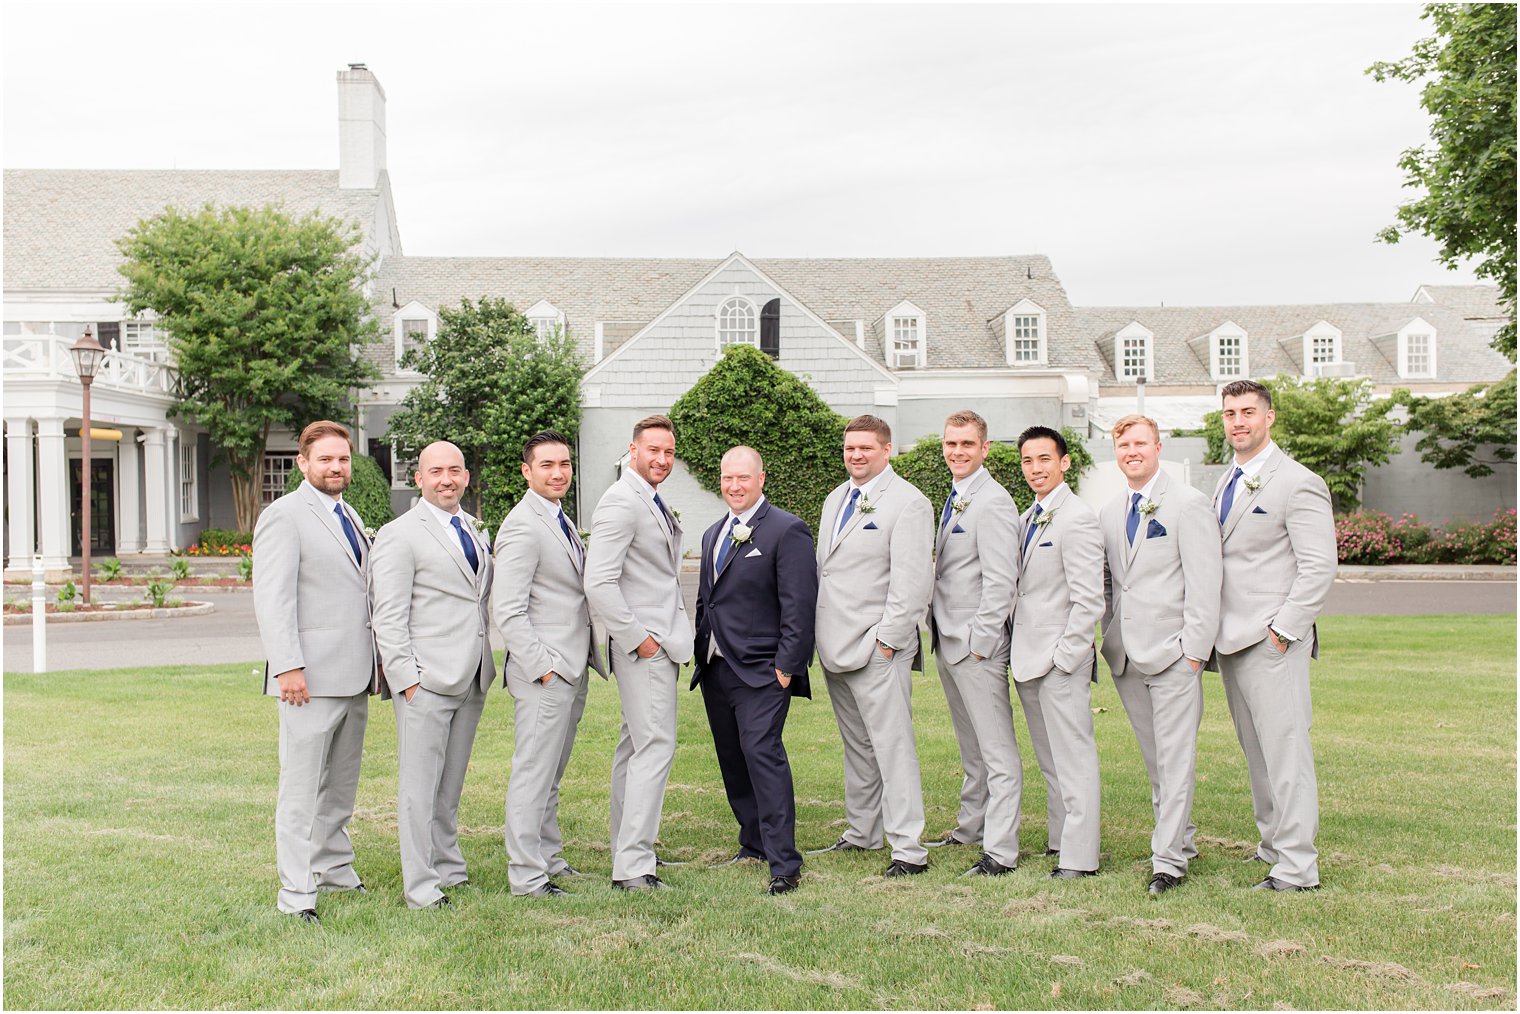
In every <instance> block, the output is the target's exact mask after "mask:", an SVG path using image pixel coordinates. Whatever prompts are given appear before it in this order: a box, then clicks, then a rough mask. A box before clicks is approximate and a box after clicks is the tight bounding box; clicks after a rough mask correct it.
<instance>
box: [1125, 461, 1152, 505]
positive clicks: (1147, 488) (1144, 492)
mask: <svg viewBox="0 0 1520 1014" xmlns="http://www.w3.org/2000/svg"><path fill="white" fill-rule="evenodd" d="M1159 478H1161V469H1159V468H1158V469H1156V474H1155V475H1153V476H1151V477H1150V478H1149V479H1148V480H1146V483H1145V485H1144V486H1141V487H1140V488H1139V489H1136V488H1135V487H1133V486H1130V485H1128V484H1126V485H1125V487H1124V493H1125V496H1126V497H1128V498H1129V499H1130V500H1131V501H1133V500H1134V499H1135V494H1136V493H1139V494H1140V502H1141V503H1144V502H1145V501H1147V500H1149V499H1150V498H1151V490H1153V489H1155V488H1156V480H1157V479H1159Z"/></svg>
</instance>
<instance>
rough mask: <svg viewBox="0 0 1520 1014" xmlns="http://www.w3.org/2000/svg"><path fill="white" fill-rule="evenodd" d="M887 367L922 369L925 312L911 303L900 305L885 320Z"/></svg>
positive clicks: (924, 360) (924, 359)
mask: <svg viewBox="0 0 1520 1014" xmlns="http://www.w3.org/2000/svg"><path fill="white" fill-rule="evenodd" d="M883 322H884V324H885V331H886V353H887V365H888V366H890V367H892V369H894V370H898V369H912V368H914V367H921V366H923V365H924V364H925V363H926V362H927V361H928V359H927V356H926V355H925V351H924V311H922V310H920V309H919V308H918V307H916V306H914V305H913V304H912V303H909V302H902V303H898V304H897V305H896V306H894V307H893V308H892V309H891V310H889V311H887V315H886V317H885V318H884V321H883Z"/></svg>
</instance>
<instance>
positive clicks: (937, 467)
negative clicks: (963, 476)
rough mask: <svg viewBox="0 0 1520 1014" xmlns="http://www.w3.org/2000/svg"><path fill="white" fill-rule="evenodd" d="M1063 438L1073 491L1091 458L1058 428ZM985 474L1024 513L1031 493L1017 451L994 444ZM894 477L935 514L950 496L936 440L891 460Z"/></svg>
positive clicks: (925, 440) (928, 439) (1066, 429)
mask: <svg viewBox="0 0 1520 1014" xmlns="http://www.w3.org/2000/svg"><path fill="white" fill-rule="evenodd" d="M1061 435H1062V436H1063V437H1065V438H1066V449H1067V452H1068V453H1069V454H1070V455H1071V471H1069V472H1067V473H1066V483H1067V485H1069V486H1070V487H1071V488H1072V490H1073V491H1076V489H1077V487H1078V485H1079V484H1080V482H1081V476H1082V474H1083V473H1084V472H1086V471H1087V469H1088V468H1090V467H1091V466H1092V454H1091V453H1090V452H1089V451H1088V450H1087V444H1086V443H1085V442H1084V441H1083V439H1082V437H1081V435H1080V434H1078V433H1077V431H1076V430H1073V429H1071V428H1070V427H1066V426H1063V427H1061ZM986 466H987V471H988V473H989V474H990V475H991V476H992V477H993V478H994V479H996V480H997V481H998V482H999V483H1001V484H1002V486H1003V487H1004V488H1005V489H1007V490H1008V492H1009V493H1012V494H1013V499H1014V502H1015V503H1017V504H1018V506H1019V509H1020V510H1027V509H1028V508H1029V505H1030V504H1032V503H1034V490H1032V489H1030V488H1029V483H1027V482H1025V481H1024V470H1023V468H1022V467H1021V466H1020V465H1019V449H1018V446H1017V445H1015V444H999V443H994V444H993V445H992V446H991V447H990V448H989V449H988V451H987V461H986ZM892 467H893V468H894V469H896V471H897V474H898V475H900V476H902V477H903V478H905V479H907V480H908V481H909V482H911V483H913V485H915V486H917V487H918V488H919V490H920V491H921V492H922V493H923V494H924V496H926V497H928V498H929V502H930V503H932V504H933V505H934V509H935V510H936V511H937V510H939V509H940V507H941V506H942V505H943V504H944V502H945V497H947V496H949V495H950V478H951V476H950V468H949V466H947V465H946V464H945V455H944V450H943V445H942V444H941V442H940V438H939V437H936V436H927V437H924V438H923V439H922V440H920V441H919V442H918V443H916V444H914V445H913V446H912V447H911V448H910V449H909V450H908V451H907V453H905V454H900V455H898V456H897V457H895V458H893V459H892Z"/></svg>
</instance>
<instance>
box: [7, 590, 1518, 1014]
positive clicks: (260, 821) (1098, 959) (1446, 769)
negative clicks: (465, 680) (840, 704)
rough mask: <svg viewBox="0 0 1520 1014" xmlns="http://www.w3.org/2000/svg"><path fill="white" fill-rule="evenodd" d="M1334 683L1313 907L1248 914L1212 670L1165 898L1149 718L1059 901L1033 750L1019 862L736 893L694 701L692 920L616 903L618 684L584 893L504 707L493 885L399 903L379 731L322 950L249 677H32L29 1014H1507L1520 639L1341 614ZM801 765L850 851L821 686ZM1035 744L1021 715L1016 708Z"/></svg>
mask: <svg viewBox="0 0 1520 1014" xmlns="http://www.w3.org/2000/svg"><path fill="white" fill-rule="evenodd" d="M1321 634H1322V638H1323V640H1324V641H1325V643H1326V647H1325V650H1324V653H1323V658H1322V660H1321V661H1320V662H1319V663H1317V664H1316V666H1315V670H1314V699H1315V718H1316V721H1315V726H1314V736H1315V753H1316V756H1317V759H1318V767H1319V780H1320V807H1321V828H1320V836H1319V845H1320V850H1321V855H1320V868H1321V874H1322V876H1323V878H1324V887H1323V889H1322V890H1320V891H1319V892H1317V893H1313V894H1304V895H1278V894H1274V893H1271V892H1261V891H1250V890H1247V888H1248V887H1249V885H1250V884H1252V883H1254V882H1255V881H1257V880H1260V879H1261V877H1262V876H1264V875H1265V872H1266V868H1265V867H1263V866H1260V865H1257V864H1250V865H1247V864H1243V863H1242V862H1241V861H1240V860H1241V857H1242V856H1244V855H1245V854H1247V851H1248V850H1249V849H1250V848H1251V847H1253V846H1254V833H1255V832H1254V827H1253V825H1252V823H1251V812H1250V801H1249V795H1248V792H1247V788H1246V771H1245V762H1244V760H1243V759H1242V757H1241V754H1240V749H1239V747H1238V745H1237V744H1236V743H1235V741H1234V734H1233V731H1232V729H1231V727H1230V723H1229V719H1228V716H1227V715H1226V712H1225V707H1224V697H1223V693H1222V692H1221V689H1220V686H1219V681H1218V677H1217V676H1216V675H1213V674H1205V683H1204V686H1205V696H1206V707H1205V712H1204V719H1203V729H1202V733H1201V736H1200V740H1199V754H1200V757H1199V785H1198V797H1197V803H1196V806H1195V809H1194V818H1195V820H1196V821H1197V824H1198V827H1199V846H1200V850H1201V852H1202V855H1201V856H1200V858H1199V859H1198V860H1196V861H1195V862H1194V864H1193V867H1192V871H1191V873H1190V875H1189V877H1188V880H1187V882H1186V883H1185V884H1184V886H1183V887H1182V888H1180V889H1179V890H1176V891H1173V892H1171V893H1170V894H1167V895H1165V896H1164V897H1162V898H1159V899H1152V898H1150V897H1148V896H1147V895H1146V893H1145V885H1146V882H1147V880H1148V879H1149V863H1148V857H1149V845H1148V842H1149V835H1150V820H1151V818H1150V803H1149V790H1148V787H1147V783H1146V779H1145V772H1144V768H1143V767H1142V765H1141V762H1140V755H1139V752H1138V750H1137V749H1136V747H1135V742H1134V737H1133V735H1132V733H1131V731H1130V728H1129V724H1128V721H1127V720H1126V718H1125V716H1124V712H1123V709H1122V707H1121V706H1120V704H1119V701H1118V698H1117V696H1116V695H1115V693H1114V691H1113V688H1112V686H1111V685H1110V683H1109V682H1108V680H1107V676H1106V673H1105V675H1104V678H1103V681H1102V682H1101V683H1100V685H1099V686H1098V687H1097V688H1096V689H1095V691H1094V706H1095V707H1097V708H1101V709H1103V710H1101V711H1100V712H1099V713H1098V714H1097V715H1096V716H1095V721H1096V724H1097V730H1098V746H1099V750H1100V752H1101V760H1102V770H1103V850H1104V851H1103V870H1104V872H1103V875H1102V876H1099V877H1095V878H1092V879H1090V880H1083V881H1060V882H1058V881H1051V880H1049V879H1047V878H1046V876H1045V874H1046V872H1047V871H1048V870H1049V869H1050V866H1051V864H1052V860H1049V859H1044V858H1041V857H1040V855H1039V854H1040V853H1041V852H1042V851H1043V850H1044V847H1045V828H1044V824H1043V817H1044V812H1045V802H1044V799H1045V788H1044V784H1043V782H1042V780H1041V779H1040V777H1039V773H1038V770H1037V768H1036V767H1035V764H1034V760H1033V757H1032V756H1031V755H1030V753H1029V749H1028V736H1027V734H1026V731H1025V728H1024V722H1023V718H1022V716H1021V717H1019V718H1018V719H1017V726H1018V733H1019V739H1020V741H1021V744H1022V745H1023V747H1024V751H1025V756H1024V770H1025V787H1024V825H1023V832H1022V845H1023V850H1024V855H1025V859H1024V861H1023V862H1022V863H1021V865H1020V868H1019V870H1018V871H1017V872H1016V873H1014V874H1011V875H1009V876H1006V877H1001V878H998V879H996V880H991V881H980V880H978V881H970V880H964V879H961V878H960V874H961V872H962V871H963V870H965V869H966V868H967V867H969V866H970V865H971V863H972V862H974V861H975V859H976V857H977V853H976V851H975V850H974V849H972V848H961V849H939V850H935V851H934V852H933V853H932V863H933V866H932V868H931V870H930V871H929V873H927V874H925V875H923V876H920V877H913V878H905V879H904V880H901V881H897V880H894V881H885V880H882V879H881V878H880V876H879V874H880V873H881V871H882V869H883V868H884V867H885V866H886V863H887V855H886V853H885V852H881V853H871V854H868V855H860V854H854V855H828V856H821V857H817V858H815V859H813V860H811V861H810V862H809V863H808V867H807V874H806V877H805V879H804V882H803V888H802V890H800V891H798V892H797V893H795V894H792V895H788V896H786V897H782V898H770V897H767V896H765V895H764V894H763V888H764V886H765V882H766V875H765V871H764V868H763V867H760V866H754V865H744V866H740V867H730V868H723V869H708V868H706V865H705V864H706V863H708V862H712V861H716V860H719V859H723V858H726V857H727V856H729V855H731V854H732V852H733V850H734V848H735V844H736V837H735V828H734V825H733V818H732V816H731V814H730V813H729V810H728V806H727V803H726V801H725V799H724V796H723V791H722V787H721V783H720V781H719V777H718V769H717V764H716V761H715V760H714V758H713V754H712V746H711V742H710V738H709V735H708V731H707V725H706V718H705V716H704V714H703V711H702V705H701V702H700V700H698V697H697V695H695V694H693V695H687V694H684V693H683V695H682V698H681V728H680V738H679V746H678V749H677V754H676V761H675V769H674V771H673V773H672V775H671V779H670V791H669V794H668V795H667V796H666V800H665V813H664V822H663V831H662V841H663V852H664V854H665V855H666V856H667V857H673V858H679V859H687V860H691V861H692V863H691V865H688V866H684V867H677V868H672V869H670V870H669V871H667V875H666V879H667V880H668V881H669V882H670V883H671V884H672V885H673V886H674V887H675V888H676V890H674V891H671V892H668V893H665V894H661V895H626V894H623V893H622V892H614V891H613V890H612V888H611V886H610V885H609V883H608V879H609V876H610V867H611V863H610V857H609V854H608V850H607V780H608V771H609V768H610V764H611V755H612V748H613V745H614V743H615V741H616V738H617V727H618V705H617V695H616V692H615V689H614V688H613V687H612V686H611V685H609V684H604V683H602V682H601V681H600V680H596V681H595V685H594V686H593V687H592V690H591V700H590V704H589V706H588V708H587V711H586V717H585V720H584V722H583V723H582V725H581V734H580V738H579V741H578V743H577V747H576V753H575V756H574V759H573V761H572V762H571V765H570V770H569V772H568V773H567V775H566V778H565V786H564V792H563V798H564V803H563V808H562V823H563V826H564V831H565V837H566V841H567V842H568V848H567V851H566V856H567V858H568V859H569V860H570V862H571V863H573V864H574V865H575V866H577V867H580V868H581V869H582V870H584V871H586V874H587V875H586V876H585V877H583V878H581V879H579V880H572V881H567V882H566V886H567V887H568V888H569V889H570V890H571V891H573V892H574V893H573V896H572V897H568V898H562V899H557V900H527V899H517V898H512V897H511V896H510V895H509V894H508V893H507V873H506V857H505V855H504V854H503V852H502V807H503V803H502V800H503V796H504V793H505V790H506V784H507V774H508V767H509V763H510V759H511V745H512V728H511V726H512V719H511V707H510V699H509V698H508V697H507V695H506V694H505V693H504V692H502V691H500V690H499V688H498V689H496V690H493V692H492V700H490V701H488V702H487V706H486V715H485V719H484V721H483V722H482V724H481V727H480V733H479V737H478V739H477V740H476V745H475V754H474V759H473V763H472V765H471V770H470V777H469V780H468V782H467V783H466V785H465V796H464V803H463V807H462V812H461V825H462V827H461V830H462V832H463V835H462V837H463V842H464V851H465V855H466V858H467V859H468V861H469V863H470V867H471V879H472V881H473V882H474V883H475V884H476V885H477V886H476V887H475V888H473V889H463V890H458V891H456V892H455V894H454V898H455V903H456V909H455V910H454V911H451V912H411V911H408V910H407V909H406V907H405V906H404V905H403V903H402V901H401V894H400V871H399V857H398V853H397V845H396V822H395V799H396V797H395V792H396V752H395V743H396V739H395V721H394V717H393V713H392V712H391V710H390V705H389V704H388V703H387V704H384V705H381V704H379V703H378V702H375V703H374V704H373V705H372V707H371V711H370V727H369V734H368V742H367V749H366V753H365V762H364V773H363V781H362V783H361V784H360V788H359V812H358V814H357V816H356V818H355V820H354V822H353V824H352V825H351V827H350V830H351V833H352V835H353V838H354V841H355V844H356V847H357V850H358V869H359V872H360V874H361V875H362V876H363V877H364V879H365V881H366V883H367V884H368V885H369V887H370V893H369V894H368V895H367V896H364V897H358V896H347V895H343V896H333V895H325V896H324V897H323V900H322V903H321V906H320V908H321V912H322V919H323V925H322V926H321V927H320V928H313V927H308V926H306V925H304V924H302V923H299V922H297V921H295V920H293V919H290V918H287V917H283V916H280V915H278V914H277V913H276V911H275V908H274V895H275V889H276V880H275V870H274V834H273V827H272V821H273V811H274V797H275V781H276V774H277V770H276V769H277V763H276V754H275V743H276V716H275V705H274V702H273V701H272V700H267V699H261V698H260V697H259V696H258V686H259V680H258V678H257V677H256V676H254V675H252V674H251V673H250V668H251V667H250V665H230V666H216V667H207V668H195V667H184V668H175V669H122V670H113V671H109V672H99V673H89V674H78V675H71V674H51V675H42V676H33V675H9V674H8V675H7V676H6V677H5V683H4V691H5V694H4V717H5V814H4V815H5V828H4V830H5V870H4V872H5V895H4V906H5V969H4V986H5V994H4V1000H5V1004H6V1006H8V1007H12V1008H18V1007H19V1008H36V1007H64V1008H78V1007H114V1008H137V1007H149V1008H163V1007H178V1008H184V1007H190V1008H199V1007H210V1008H222V1007H256V1008H268V1007H282V1008H309V1007H379V1008H396V1007H400V1008H408V1007H459V1008H529V1009H532V1008H708V1009H746V1008H758V1009H766V1008H867V1009H869V1008H922V1009H930V1010H933V1009H941V1008H971V1009H978V1008H1045V1007H1053V1008H1137V1009H1146V1008H1158V1007H1161V1008H1187V1007H1225V1008H1254V1009H1261V1008H1265V1009H1272V1008H1274V1007H1278V1008H1283V1009H1289V1008H1326V1007H1328V1008H1505V1007H1508V1008H1513V1007H1514V1005H1515V999H1516V998H1515V992H1514V986H1515V975H1516V962H1515V954H1516V935H1515V890H1516V885H1515V855H1516V851H1515V848H1516V842H1515V812H1516V810H1515V807H1516V802H1515V800H1516V795H1515V789H1516V785H1515V734H1516V715H1515V700H1516V682H1515V619H1514V617H1513V616H1436V617H1421V618H1411V617H1390V618H1381V617H1375V618H1374V617H1340V618H1333V619H1330V620H1327V621H1325V622H1324V623H1322V624H1321ZM814 686H815V688H817V691H816V692H817V693H818V694H819V696H818V697H817V698H816V699H815V700H813V701H811V702H807V701H800V702H797V703H796V704H795V705H794V706H793V709H792V714H791V719H790V722H789V724H788V726H787V744H788V748H789V750H790V752H791V756H792V764H793V770H794V772H795V777H796V784H797V801H798V807H797V809H798V842H799V845H801V846H802V847H804V848H806V847H816V846H820V845H824V844H827V843H829V842H831V841H833V840H834V839H835V838H836V837H837V836H838V834H839V829H840V827H841V826H842V825H843V823H844V821H843V806H842V803H841V798H842V794H843V787H842V773H841V761H840V745H839V737H838V732H837V731H836V729H835V726H834V719H833V715H832V712H831V709H830V708H829V704H828V701H827V699H826V697H825V696H824V695H823V692H822V688H823V680H822V679H821V678H817V679H815V680H814ZM915 691H916V694H915V700H914V704H915V713H916V724H917V731H918V742H919V751H920V760H921V762H922V767H923V777H924V798H925V805H926V808H927V816H928V827H927V829H926V835H928V836H938V835H939V834H940V833H943V832H944V831H945V830H947V829H949V828H950V827H951V826H952V825H953V823H954V813H955V808H956V797H957V792H958V790H959V784H960V771H959V766H958V759H957V754H956V749H955V740H954V735H953V733H952V732H951V728H950V719H949V715H948V712H947V711H946V708H945V701H944V695H943V692H942V691H941V689H940V686H939V682H938V679H937V678H936V677H935V676H934V675H933V674H932V672H931V673H929V674H927V675H925V676H923V677H920V678H919V679H918V680H917V682H916V685H915ZM1015 713H1016V714H1017V713H1018V708H1017V705H1015Z"/></svg>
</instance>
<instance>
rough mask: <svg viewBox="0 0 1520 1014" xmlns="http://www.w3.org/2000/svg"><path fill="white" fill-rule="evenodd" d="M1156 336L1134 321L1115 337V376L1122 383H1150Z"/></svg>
mask: <svg viewBox="0 0 1520 1014" xmlns="http://www.w3.org/2000/svg"><path fill="white" fill-rule="evenodd" d="M1155 341H1156V336H1155V335H1154V334H1152V333H1151V331H1150V329H1149V328H1146V327H1144V326H1143V325H1141V324H1140V323H1139V322H1138V321H1132V322H1131V323H1129V324H1128V325H1126V326H1125V327H1124V328H1122V329H1121V330H1120V331H1119V333H1118V334H1117V335H1115V336H1114V376H1116V377H1118V378H1119V380H1120V381H1121V382H1122V381H1126V380H1128V381H1140V380H1145V381H1147V382H1148V381H1150V379H1151V376H1152V375H1153V373H1154V369H1155V367H1154V360H1155V355H1154V351H1153V350H1154V348H1155Z"/></svg>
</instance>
